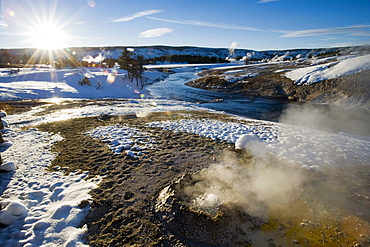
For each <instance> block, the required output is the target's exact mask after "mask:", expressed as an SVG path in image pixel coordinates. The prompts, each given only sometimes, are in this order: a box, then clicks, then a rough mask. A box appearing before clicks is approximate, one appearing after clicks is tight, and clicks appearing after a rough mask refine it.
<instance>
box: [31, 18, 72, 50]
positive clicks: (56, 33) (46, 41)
mask: <svg viewBox="0 0 370 247" xmlns="http://www.w3.org/2000/svg"><path fill="white" fill-rule="evenodd" d="M30 36H31V38H32V43H33V45H34V46H35V48H37V49H41V50H58V49H63V48H65V47H67V40H68V35H67V33H66V32H65V31H64V30H62V29H61V28H60V27H58V26H57V25H54V24H43V25H39V26H37V27H35V28H33V29H32V30H31V33H30Z"/></svg>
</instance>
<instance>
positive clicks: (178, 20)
mask: <svg viewBox="0 0 370 247" xmlns="http://www.w3.org/2000/svg"><path fill="white" fill-rule="evenodd" d="M0 3H1V5H0V8H1V9H0V11H1V16H0V48H31V47H40V46H48V44H50V43H53V44H55V45H60V46H67V47H74V46H94V47H105V46H139V45H173V46H201V47H224V48H228V47H230V46H233V47H238V48H247V49H253V50H270V49H275V50H276V49H277V50H282V49H296V48H319V47H337V46H350V45H364V44H370V17H369V13H370V0H341V1H339V0H228V1H225V0H186V1H183V0H154V1H153V0H59V1H57V0H0ZM45 33H47V34H49V35H46V34H45ZM36 36H37V37H36ZM51 36H53V37H51Z"/></svg>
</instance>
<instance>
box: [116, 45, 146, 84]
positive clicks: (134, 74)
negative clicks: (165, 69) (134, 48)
mask: <svg viewBox="0 0 370 247" xmlns="http://www.w3.org/2000/svg"><path fill="white" fill-rule="evenodd" d="M131 56H132V53H131V52H130V51H128V50H127V49H125V50H123V51H122V54H121V56H120V57H119V60H118V64H119V66H120V68H121V69H124V70H126V71H127V78H128V79H129V80H130V81H131V82H133V81H134V80H136V86H138V87H139V86H140V87H141V88H143V86H144V85H143V76H142V75H143V72H144V67H143V64H144V58H143V56H139V57H138V58H137V59H133V58H132V57H131ZM139 83H140V84H139Z"/></svg>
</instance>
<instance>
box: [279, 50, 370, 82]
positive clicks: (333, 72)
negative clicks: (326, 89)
mask: <svg viewBox="0 0 370 247" xmlns="http://www.w3.org/2000/svg"><path fill="white" fill-rule="evenodd" d="M367 69H370V55H366V56H358V57H350V58H348V59H344V60H342V61H340V62H339V63H338V62H330V63H324V64H320V65H315V66H310V67H306V68H300V69H296V70H293V71H289V72H287V73H286V74H285V75H286V77H288V78H289V79H291V80H293V81H294V82H295V83H296V84H298V85H308V84H312V83H316V82H319V81H323V80H328V79H332V78H337V77H340V76H345V75H350V74H354V73H356V72H360V71H362V70H367Z"/></svg>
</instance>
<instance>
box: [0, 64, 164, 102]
mask: <svg viewBox="0 0 370 247" xmlns="http://www.w3.org/2000/svg"><path fill="white" fill-rule="evenodd" d="M8 71H9V70H5V69H3V70H2V71H1V70H0V72H2V73H0V100H17V99H40V98H52V97H62V98H140V97H142V96H141V95H142V94H143V93H145V92H144V91H143V90H141V89H140V88H138V87H137V86H136V82H131V81H129V80H128V79H127V78H126V77H125V71H123V70H113V69H106V70H102V69H97V68H96V69H87V68H79V69H65V70H54V69H21V70H20V71H19V72H18V73H17V74H10V75H9V73H8ZM145 76H146V77H151V79H152V80H154V79H155V78H158V77H161V73H160V72H156V71H148V72H146V74H145ZM84 77H87V78H89V80H90V84H91V85H80V83H79V81H81V80H82V79H83V78H84Z"/></svg>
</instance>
